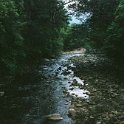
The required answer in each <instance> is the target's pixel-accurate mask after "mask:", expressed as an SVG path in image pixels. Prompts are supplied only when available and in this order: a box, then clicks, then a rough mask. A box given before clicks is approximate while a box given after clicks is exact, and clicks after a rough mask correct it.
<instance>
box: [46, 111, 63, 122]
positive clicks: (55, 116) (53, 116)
mask: <svg viewBox="0 0 124 124" xmlns="http://www.w3.org/2000/svg"><path fill="white" fill-rule="evenodd" d="M46 117H47V119H48V120H52V121H60V120H63V117H62V116H61V115H60V114H58V113H54V114H51V115H48V116H46Z"/></svg>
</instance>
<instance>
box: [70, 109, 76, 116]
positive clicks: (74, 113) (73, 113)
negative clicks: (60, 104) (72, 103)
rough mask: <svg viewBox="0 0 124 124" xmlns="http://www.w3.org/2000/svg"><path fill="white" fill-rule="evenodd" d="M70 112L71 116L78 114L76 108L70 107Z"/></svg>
mask: <svg viewBox="0 0 124 124" xmlns="http://www.w3.org/2000/svg"><path fill="white" fill-rule="evenodd" d="M68 114H69V115H70V116H72V117H75V116H76V111H75V109H73V108H70V109H69V110H68Z"/></svg>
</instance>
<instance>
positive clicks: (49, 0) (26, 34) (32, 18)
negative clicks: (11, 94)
mask: <svg viewBox="0 0 124 124" xmlns="http://www.w3.org/2000/svg"><path fill="white" fill-rule="evenodd" d="M67 22H68V16H67V15H66V10H65V9H64V5H63V2H61V1H57V0H18V1H16V0H0V74H6V75H7V74H8V75H9V74H15V73H23V71H24V66H25V65H27V64H29V63H30V64H31V63H36V62H37V61H39V60H40V59H41V58H43V57H50V56H53V55H55V54H57V53H58V52H60V51H61V50H62V47H63V42H62V40H60V39H61V38H60V37H61V29H62V28H64V27H65V26H66V25H67Z"/></svg>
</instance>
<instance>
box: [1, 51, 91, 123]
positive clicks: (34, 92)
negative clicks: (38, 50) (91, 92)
mask: <svg viewBox="0 0 124 124" xmlns="http://www.w3.org/2000/svg"><path fill="white" fill-rule="evenodd" d="M76 56H83V53H81V52H73V53H71V52H69V53H63V54H62V55H61V56H60V57H59V58H57V59H51V60H49V59H45V60H44V64H42V65H41V66H40V67H39V68H38V70H37V73H36V74H35V76H32V77H30V76H29V77H28V78H31V79H28V78H27V79H26V82H27V83H26V84H25V83H24V85H21V84H19V85H18V86H16V87H15V88H14V89H15V90H13V89H11V88H9V92H11V95H10V94H9V95H5V96H4V100H3V101H4V102H1V103H0V104H1V110H2V113H0V117H1V124H75V121H74V120H72V119H71V118H70V117H69V116H68V110H69V107H70V105H71V98H72V97H79V98H81V99H87V100H88V98H89V96H88V95H87V92H88V91H87V90H86V89H85V90H84V89H83V86H84V80H82V79H80V78H79V77H76V76H75V75H74V71H73V69H74V68H76V66H75V65H74V64H73V63H72V62H71V61H70V59H71V58H72V57H76ZM37 77H38V78H37ZM22 81H23V79H22ZM85 85H86V84H85ZM54 113H58V114H60V116H61V117H62V120H59V121H55V120H54V121H53V120H49V119H48V118H47V116H48V115H50V114H54Z"/></svg>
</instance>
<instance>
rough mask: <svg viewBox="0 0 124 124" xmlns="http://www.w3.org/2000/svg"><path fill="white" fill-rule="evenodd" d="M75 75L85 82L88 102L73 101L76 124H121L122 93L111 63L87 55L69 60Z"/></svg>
mask: <svg viewBox="0 0 124 124" xmlns="http://www.w3.org/2000/svg"><path fill="white" fill-rule="evenodd" d="M71 60H72V61H73V63H74V64H75V65H77V68H75V70H74V71H75V75H77V76H78V77H80V78H82V79H83V80H85V82H86V83H87V84H88V85H87V86H85V88H86V89H87V90H88V91H89V92H88V93H86V94H88V95H89V99H88V100H83V101H81V99H80V100H79V98H77V99H74V100H73V101H72V103H71V104H72V106H73V108H74V109H75V110H76V112H77V116H76V118H75V119H76V124H124V119H123V116H124V111H123V110H124V90H123V86H121V85H120V84H122V81H121V80H119V78H118V77H117V75H116V71H115V70H114V68H113V66H112V65H111V62H110V61H109V60H107V59H106V58H105V56H104V55H94V54H86V55H85V56H80V57H74V58H73V59H71Z"/></svg>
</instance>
